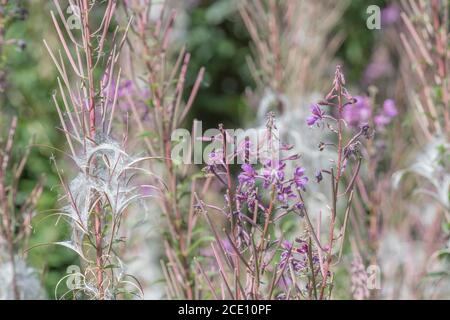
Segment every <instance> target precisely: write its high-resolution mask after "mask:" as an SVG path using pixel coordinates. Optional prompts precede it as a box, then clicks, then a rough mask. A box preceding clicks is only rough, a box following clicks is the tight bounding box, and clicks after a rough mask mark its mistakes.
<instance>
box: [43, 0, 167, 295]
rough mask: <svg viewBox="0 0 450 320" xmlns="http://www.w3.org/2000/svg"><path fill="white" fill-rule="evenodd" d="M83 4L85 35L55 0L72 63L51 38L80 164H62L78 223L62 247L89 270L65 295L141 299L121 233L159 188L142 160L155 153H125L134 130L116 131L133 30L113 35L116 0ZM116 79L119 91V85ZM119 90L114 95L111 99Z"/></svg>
mask: <svg viewBox="0 0 450 320" xmlns="http://www.w3.org/2000/svg"><path fill="white" fill-rule="evenodd" d="M70 4H71V5H74V4H73V3H72V2H71V3H70ZM76 4H77V5H78V6H79V11H80V17H79V19H80V25H81V32H78V31H72V30H71V29H70V28H69V27H68V26H67V20H66V18H65V17H64V15H63V13H62V12H63V11H62V8H61V6H60V4H59V2H58V1H54V5H55V7H56V9H57V14H58V15H59V18H60V20H61V21H62V23H60V22H58V19H57V18H56V16H55V14H54V13H53V12H51V17H52V20H53V22H54V25H55V28H56V31H57V33H58V36H59V40H60V43H61V47H62V48H63V49H64V52H65V54H66V57H65V58H66V60H64V59H63V58H62V55H61V54H60V55H59V58H58V57H56V56H55V55H54V53H53V50H51V49H50V47H49V46H48V45H47V43H46V42H45V41H44V43H45V46H46V47H47V49H48V51H49V53H50V56H51V58H52V60H53V62H54V63H55V65H56V67H57V69H58V71H59V74H60V78H58V85H59V87H58V89H59V93H60V96H61V98H62V104H63V108H62V107H60V102H58V100H57V98H56V94H54V95H53V100H54V102H55V105H56V109H57V111H58V115H59V117H60V120H61V126H62V128H61V131H62V132H63V134H64V135H65V136H66V138H67V143H68V146H69V150H70V153H69V154H68V157H70V158H71V159H72V160H73V162H74V164H75V169H76V173H75V175H74V177H73V178H70V177H69V176H68V175H66V174H65V173H64V171H63V170H62V169H60V168H59V166H58V165H57V164H56V161H55V166H56V169H57V173H58V175H59V178H60V180H61V185H62V189H63V192H64V196H63V197H62V199H61V200H62V201H64V202H65V203H66V204H65V206H63V207H62V208H61V210H60V212H61V213H60V214H61V217H62V218H64V219H66V220H67V221H68V222H69V223H70V225H71V227H72V237H71V239H70V240H68V241H63V242H58V243H57V244H59V245H63V246H65V247H68V248H70V249H72V250H74V251H75V252H76V253H77V254H78V255H79V256H80V262H81V264H82V268H81V271H80V272H79V273H78V274H76V275H75V276H76V277H78V278H79V280H80V281H78V283H79V285H77V286H75V287H74V288H69V289H70V290H69V291H68V292H67V293H66V294H64V295H62V296H61V298H65V297H66V296H67V295H68V294H69V293H72V295H73V297H74V298H93V299H116V298H118V297H127V296H128V295H138V296H141V295H142V292H141V288H140V286H139V283H138V282H137V281H136V279H135V278H134V277H133V276H131V275H129V274H128V273H127V269H126V266H125V264H124V263H123V261H122V259H121V257H120V256H119V255H118V252H120V250H119V249H120V247H121V246H122V245H124V244H125V245H126V239H123V238H122V237H121V222H122V220H123V219H124V215H125V214H126V212H127V208H128V207H129V206H130V205H131V204H133V203H136V202H138V201H139V200H141V199H143V198H145V197H155V196H157V195H158V194H159V188H158V187H156V186H153V185H147V186H145V187H147V188H151V189H153V190H154V192H152V193H150V194H143V193H142V192H141V191H142V190H141V189H142V187H143V186H142V185H140V183H139V182H138V181H139V180H138V176H139V175H147V176H151V177H154V174H153V173H152V172H150V171H148V170H145V169H144V168H142V166H140V165H141V163H142V162H143V161H145V160H150V159H152V158H151V157H133V156H130V155H129V154H128V153H127V152H126V151H125V144H126V141H127V138H126V134H125V135H124V137H123V140H122V142H118V141H117V140H116V138H117V135H116V134H114V132H113V122H114V112H115V109H116V106H117V95H118V86H119V83H120V75H121V70H120V68H118V66H117V61H118V59H119V54H120V50H121V47H122V45H123V43H124V41H125V36H126V31H127V29H126V30H125V33H124V35H123V36H121V37H120V34H119V33H118V27H116V28H115V31H114V32H113V33H112V34H111V33H110V31H109V30H110V27H112V21H113V17H114V12H115V8H116V2H115V1H108V2H107V3H102V2H93V3H92V2H88V1H87V0H85V1H78V2H76ZM101 10H103V19H102V20H101V23H100V25H99V26H96V25H94V19H93V16H94V15H93V13H94V12H98V11H101ZM62 27H64V29H62ZM63 30H64V31H65V34H64V33H63ZM66 39H69V40H70V42H69V43H67V41H66ZM69 45H72V47H73V48H70V47H69ZM66 61H68V62H69V63H68V67H66ZM113 84H114V85H115V87H116V88H115V90H112V89H111V87H112V85H113ZM111 92H113V93H114V97H111V96H110V94H111ZM160 185H162V183H161V184H160ZM72 276H73V275H72ZM62 280H63V279H62Z"/></svg>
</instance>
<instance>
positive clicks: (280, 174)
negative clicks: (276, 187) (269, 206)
mask: <svg viewBox="0 0 450 320" xmlns="http://www.w3.org/2000/svg"><path fill="white" fill-rule="evenodd" d="M285 167H286V164H285V163H284V162H282V161H277V160H274V161H272V160H267V161H266V163H265V164H264V168H263V170H262V176H263V177H264V185H263V187H264V188H267V187H268V186H269V185H270V184H271V183H273V182H274V181H275V182H280V181H283V180H284V168H285Z"/></svg>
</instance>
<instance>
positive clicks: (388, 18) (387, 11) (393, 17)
mask: <svg viewBox="0 0 450 320" xmlns="http://www.w3.org/2000/svg"><path fill="white" fill-rule="evenodd" d="M399 17H400V8H399V6H398V5H397V4H396V3H392V4H390V5H388V6H387V7H385V8H383V10H381V23H382V24H383V25H384V26H388V25H390V24H393V23H395V22H396V21H397V20H398V19H399Z"/></svg>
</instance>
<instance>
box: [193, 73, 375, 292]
mask: <svg viewBox="0 0 450 320" xmlns="http://www.w3.org/2000/svg"><path fill="white" fill-rule="evenodd" d="M354 102H355V99H354V98H353V97H352V96H351V95H350V94H349V93H348V91H347V90H346V88H345V79H344V75H343V74H342V72H341V69H340V67H339V66H338V67H337V68H336V73H335V78H334V81H333V87H332V89H331V91H330V92H329V93H328V94H327V95H326V97H325V99H323V100H321V101H319V102H318V104H316V105H314V107H313V108H312V117H314V121H312V119H309V120H308V121H307V122H308V123H307V124H306V123H305V125H308V124H309V125H316V126H319V127H322V128H324V129H328V130H329V131H331V133H332V134H333V135H335V136H336V140H337V142H336V143H335V142H331V141H330V142H327V143H323V148H335V159H333V160H332V162H331V165H330V167H328V168H314V169H319V172H320V174H319V173H317V172H316V173H315V176H316V179H317V181H318V183H325V182H324V181H322V180H323V179H324V175H326V176H327V177H329V181H330V184H331V191H332V195H331V197H330V198H331V199H332V202H331V203H330V204H329V206H328V207H329V210H330V219H329V220H330V221H329V228H328V233H329V240H328V243H327V244H323V242H322V241H321V240H320V239H321V238H322V235H321V234H320V230H322V228H321V226H320V225H321V219H320V218H319V220H318V222H317V223H318V227H317V228H315V227H313V223H312V221H311V218H310V213H309V210H308V208H307V206H306V204H305V198H307V197H308V196H310V195H309V194H308V185H309V183H311V181H310V179H309V178H308V177H307V175H306V172H308V170H305V168H303V167H301V166H299V165H298V164H296V165H294V167H295V169H294V171H293V172H292V175H290V174H289V173H288V172H287V171H286V167H287V163H289V162H294V163H295V162H297V161H298V159H299V158H300V155H297V154H289V152H290V150H291V149H292V148H293V146H288V145H285V144H283V143H282V142H280V141H279V135H278V131H277V127H276V123H275V120H274V115H273V114H271V113H270V114H269V115H268V118H267V122H266V133H265V135H264V138H263V139H262V140H261V141H259V142H258V144H257V147H256V153H257V154H260V155H264V156H262V157H261V156H260V158H259V159H258V160H259V162H258V164H257V165H250V164H248V163H245V164H243V165H242V167H241V170H242V171H241V172H240V174H239V175H238V182H237V184H235V182H234V181H233V178H232V176H231V169H230V164H231V163H234V162H232V161H231V160H233V159H234V158H235V157H238V156H239V153H238V152H237V151H235V150H232V151H229V149H227V148H228V145H229V143H230V142H229V141H228V140H227V139H229V137H230V136H229V135H227V133H226V130H225V129H224V128H223V126H219V130H220V132H221V135H220V136H219V137H215V139H218V140H219V141H220V140H221V141H222V144H221V146H220V147H219V148H217V149H216V150H215V154H219V155H221V157H222V158H221V159H220V158H218V157H215V161H212V162H210V163H209V164H208V166H207V167H206V168H205V171H206V172H207V173H209V174H212V175H213V176H215V177H216V178H217V180H218V181H219V182H220V183H221V184H223V186H224V188H225V194H224V207H220V206H218V205H212V204H207V203H205V202H204V201H202V200H200V199H198V203H197V209H198V210H199V212H201V213H202V214H203V215H204V216H205V218H206V220H207V221H208V223H209V225H210V227H211V229H212V231H213V234H214V236H215V237H216V242H215V243H212V244H211V247H212V250H213V252H214V258H215V262H216V264H217V267H218V273H217V274H216V275H215V276H214V277H213V278H212V279H211V278H209V277H208V275H207V274H206V273H205V271H204V270H203V268H202V266H201V264H200V263H199V264H198V268H199V269H200V271H201V272H200V273H201V274H202V275H203V277H204V280H205V281H206V283H207V284H208V286H209V288H210V291H211V294H212V295H213V296H214V297H216V298H217V297H221V298H231V299H271V298H272V297H274V296H276V297H278V298H280V299H305V298H307V299H308V298H309V299H324V298H326V297H329V296H330V295H331V288H332V286H333V266H335V265H336V264H337V263H339V261H340V259H341V255H342V249H343V244H344V239H345V233H346V226H347V221H348V216H349V213H350V210H351V202H352V197H353V187H354V182H355V179H356V177H357V176H358V173H359V169H360V166H361V153H360V149H361V148H362V143H361V141H360V140H361V139H362V138H370V137H371V132H370V128H369V126H368V125H367V124H364V125H362V126H361V127H360V128H359V130H358V131H356V132H346V130H345V126H346V122H345V120H344V118H343V111H344V107H345V106H347V105H349V104H351V103H354ZM322 108H324V109H325V108H330V109H331V110H330V112H329V113H328V112H326V111H325V110H322ZM347 136H349V137H348V138H346V137H347ZM275 142H277V143H275ZM263 149H264V152H263V151H262V150H263ZM249 152H250V150H248V151H247V152H244V155H245V154H247V155H248V154H249ZM244 160H245V158H244ZM311 171H312V172H314V171H313V170H311ZM344 181H345V184H344ZM341 202H343V204H344V205H345V207H344V210H343V212H342V214H339V211H341V209H340V208H341ZM313 209H314V208H313ZM313 209H312V210H313ZM212 212H214V213H218V214H219V216H221V217H222V218H224V219H225V220H226V221H227V222H228V225H227V226H226V227H225V228H224V230H223V232H220V231H218V230H217V227H216V226H215V224H214V223H213V221H212V218H211V217H210V215H211V213H212ZM292 215H294V216H295V217H297V218H298V219H299V221H297V224H303V223H304V225H305V228H304V229H303V230H301V231H300V232H301V236H297V237H296V239H295V241H294V243H295V244H294V243H292V242H286V241H284V240H286V236H287V233H286V232H285V231H284V230H283V228H282V227H281V226H282V224H281V222H282V221H283V220H285V219H287V218H288V217H289V216H292ZM337 218H338V219H339V220H340V221H342V225H341V227H340V232H339V235H336V234H335V229H336V224H337V221H338V220H337ZM297 232H299V231H298V230H297ZM223 238H225V239H228V241H229V243H230V244H231V247H232V249H233V250H232V252H230V251H229V250H226V249H225V248H224V247H223ZM338 240H339V249H338V251H337V252H336V248H335V242H337V241H338ZM336 254H337V257H336ZM278 256H279V258H277V257H278ZM277 260H278V262H277ZM216 282H218V283H219V284H221V285H222V286H223V290H222V291H220V290H217V289H216V288H217V287H215V286H214V283H216Z"/></svg>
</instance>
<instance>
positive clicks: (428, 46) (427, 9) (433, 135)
mask: <svg viewBox="0 0 450 320" xmlns="http://www.w3.org/2000/svg"><path fill="white" fill-rule="evenodd" d="M448 12H449V3H448V1H437V0H432V1H429V2H423V1H411V2H404V3H403V2H402V6H401V12H400V17H401V21H402V23H403V25H402V27H403V29H402V32H401V34H400V39H401V44H402V52H405V53H406V55H403V57H404V61H403V63H402V66H403V70H402V71H403V81H404V83H405V87H406V88H407V90H406V95H407V99H408V100H409V101H410V103H411V105H413V106H414V107H415V113H414V115H415V118H416V123H417V125H418V127H420V129H421V131H418V130H416V132H415V133H416V139H417V140H418V141H419V143H420V145H421V150H420V151H419V152H418V153H417V154H415V155H414V157H415V159H413V161H410V162H412V163H410V165H409V166H408V167H407V168H405V169H404V170H399V171H398V172H397V173H396V175H395V176H394V178H393V184H394V186H395V187H397V188H398V187H399V186H400V182H401V180H402V179H403V180H404V178H405V177H406V175H407V174H409V175H411V176H413V177H416V180H417V187H416V188H415V190H414V193H415V194H419V195H423V196H425V197H427V198H428V199H432V200H433V201H431V202H430V203H428V202H426V203H425V204H426V208H425V207H424V208H423V210H426V209H431V210H432V212H435V213H436V218H435V219H436V221H437V222H438V223H439V222H440V221H442V222H441V223H442V225H443V227H442V229H443V231H444V235H445V239H448V237H449V235H450V232H449V230H450V228H449V224H450V174H449V172H450V160H449V159H450V144H449V143H448V141H449V138H450V108H449V99H450V82H449V76H448V74H449V69H450V65H449V61H450V59H449V50H448V43H449V29H448V26H449V14H448ZM410 79H415V81H414V82H413V83H412V84H411V81H410ZM417 132H420V134H417ZM403 184H404V182H403ZM437 230H438V232H434V233H432V231H431V230H430V233H432V234H434V237H435V238H434V239H436V240H439V239H440V238H442V236H441V232H439V231H440V230H439V229H437ZM436 242H438V241H432V244H435V243H436ZM441 246H442V247H441V248H436V247H435V246H429V249H431V250H427V252H426V256H427V257H430V258H429V259H427V260H426V262H425V263H424V264H423V266H421V270H423V271H422V272H423V273H428V274H430V275H432V276H433V277H432V278H434V279H436V280H437V281H441V280H442V279H444V280H447V281H448V280H449V279H450V277H449V276H448V272H446V271H442V270H446V269H448V263H447V264H446V263H445V262H446V261H448V258H449V256H450V255H449V244H448V241H447V243H445V244H441ZM430 251H431V252H430ZM433 265H435V266H436V265H437V266H438V269H437V270H436V268H434V270H433V269H432V268H431V266H433ZM447 294H448V290H447Z"/></svg>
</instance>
